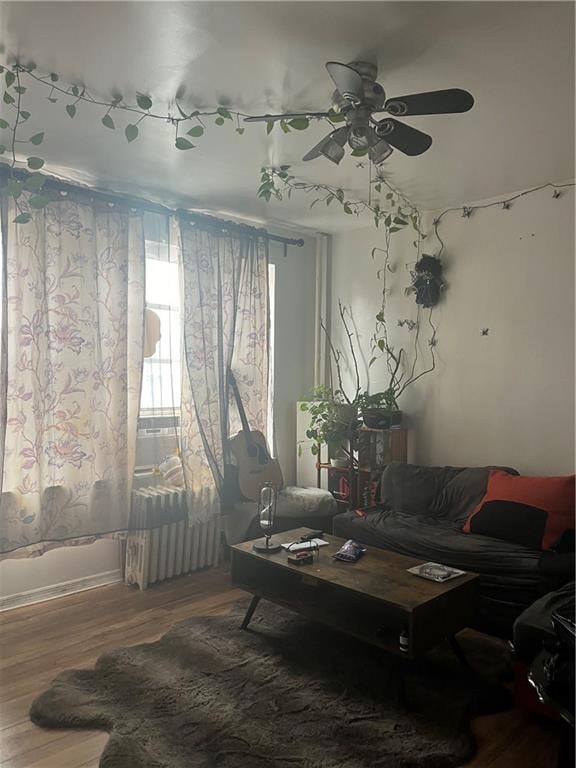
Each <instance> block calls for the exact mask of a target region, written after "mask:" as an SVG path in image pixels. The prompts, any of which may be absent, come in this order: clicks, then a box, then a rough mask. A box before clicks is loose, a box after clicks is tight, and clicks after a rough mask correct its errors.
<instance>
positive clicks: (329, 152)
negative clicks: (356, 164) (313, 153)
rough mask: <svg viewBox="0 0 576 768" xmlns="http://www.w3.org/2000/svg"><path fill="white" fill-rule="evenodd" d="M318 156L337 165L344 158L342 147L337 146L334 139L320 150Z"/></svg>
mask: <svg viewBox="0 0 576 768" xmlns="http://www.w3.org/2000/svg"><path fill="white" fill-rule="evenodd" d="M320 154H321V155H323V156H324V157H325V158H326V159H327V160H331V161H332V162H333V163H336V165H338V163H339V162H340V160H342V158H343V157H344V147H343V146H342V145H341V144H338V142H337V141H334V139H330V140H329V141H327V142H326V144H325V145H324V146H323V147H322V149H320Z"/></svg>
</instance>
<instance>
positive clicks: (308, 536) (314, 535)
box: [300, 531, 324, 541]
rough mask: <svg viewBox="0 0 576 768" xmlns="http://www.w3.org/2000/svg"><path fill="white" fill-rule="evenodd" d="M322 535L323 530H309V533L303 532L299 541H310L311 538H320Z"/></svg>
mask: <svg viewBox="0 0 576 768" xmlns="http://www.w3.org/2000/svg"><path fill="white" fill-rule="evenodd" d="M323 535H324V531H310V533H305V534H304V536H302V538H301V539H300V541H312V539H321V538H322V536H323Z"/></svg>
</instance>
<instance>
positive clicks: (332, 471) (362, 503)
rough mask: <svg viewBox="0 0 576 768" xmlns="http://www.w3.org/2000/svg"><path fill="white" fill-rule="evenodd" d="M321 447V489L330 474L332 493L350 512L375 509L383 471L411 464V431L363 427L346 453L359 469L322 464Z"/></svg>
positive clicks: (327, 463) (319, 475)
mask: <svg viewBox="0 0 576 768" xmlns="http://www.w3.org/2000/svg"><path fill="white" fill-rule="evenodd" d="M320 449H321V446H320V445H319V446H318V459H319V460H318V461H317V462H316V472H317V485H318V487H320V485H321V480H322V471H323V470H326V471H327V472H328V490H330V491H331V492H332V494H333V495H334V497H335V498H336V501H338V503H339V504H346V505H347V506H348V508H349V509H362V508H364V507H373V506H374V504H375V501H376V499H375V494H376V488H377V485H378V483H379V481H380V475H381V473H382V470H383V469H384V467H385V466H386V464H389V463H390V462H392V461H400V462H406V461H407V431H406V430H405V429H404V428H401V427H400V428H399V427H394V428H392V429H373V428H371V427H365V426H361V427H359V428H358V430H357V431H356V432H355V434H354V435H353V437H351V438H350V440H349V441H348V445H347V447H346V453H348V454H349V455H350V456H353V457H354V462H355V465H353V466H349V467H333V466H332V464H331V463H330V462H326V461H321V459H320Z"/></svg>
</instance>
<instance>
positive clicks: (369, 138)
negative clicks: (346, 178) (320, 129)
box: [245, 61, 474, 165]
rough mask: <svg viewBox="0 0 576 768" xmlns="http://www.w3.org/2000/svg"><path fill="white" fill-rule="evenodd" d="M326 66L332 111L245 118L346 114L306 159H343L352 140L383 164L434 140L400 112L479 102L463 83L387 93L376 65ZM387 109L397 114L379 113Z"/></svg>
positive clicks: (457, 108)
mask: <svg viewBox="0 0 576 768" xmlns="http://www.w3.org/2000/svg"><path fill="white" fill-rule="evenodd" d="M326 69H327V70H328V74H329V75H330V77H331V78H332V80H333V81H334V85H335V86H336V91H335V92H334V94H333V96H332V101H333V104H334V108H333V109H332V110H331V111H330V112H300V113H294V112H290V113H286V114H283V115H258V116H257V117H247V118H245V120H246V122H247V123H254V122H274V121H276V120H291V119H293V118H298V117H327V118H330V117H333V116H334V115H343V116H344V119H345V120H346V125H344V126H342V127H341V128H336V129H335V130H334V131H332V132H331V133H329V134H328V136H325V137H324V138H323V139H322V141H320V142H319V143H318V144H316V146H315V147H313V148H312V149H311V150H310V151H309V152H307V153H306V154H305V155H304V157H303V158H302V159H303V160H314V159H315V158H316V157H320V156H323V157H326V158H327V159H328V160H331V161H332V162H333V163H339V162H340V160H342V158H343V157H344V146H345V145H346V144H348V146H349V147H351V148H352V149H353V150H367V152H368V156H369V157H370V159H371V160H372V162H373V163H374V164H375V165H379V164H380V163H382V162H384V160H386V158H387V157H389V155H390V154H391V153H392V151H393V148H396V149H399V150H400V152H403V153H404V154H405V155H421V154H422V153H423V152H426V150H427V149H429V147H430V145H431V144H432V137H431V136H429V135H428V134H427V133H423V132H422V131H419V130H417V129H416V128H413V127H412V126H411V125H407V124H406V123H401V122H400V121H399V120H396V118H397V117H403V116H412V115H440V114H448V113H453V112H467V111H468V110H469V109H471V108H472V106H473V104H474V99H473V97H472V95H471V94H470V93H468V91H463V90H462V89H460V88H447V89H445V90H442V91H428V92H427V93H414V94H412V95H410V96H395V97H394V98H391V99H387V98H386V94H385V93H384V89H383V88H382V86H381V85H380V84H379V83H377V82H376V76H377V74H378V70H377V67H376V65H375V64H371V63H369V62H366V61H353V62H351V63H350V64H340V63H339V62H337V61H329V62H328V63H327V64H326ZM384 112H387V113H388V115H391V117H384V118H383V119H378V118H376V117H375V115H378V114H380V113H384Z"/></svg>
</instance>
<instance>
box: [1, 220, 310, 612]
mask: <svg viewBox="0 0 576 768" xmlns="http://www.w3.org/2000/svg"><path fill="white" fill-rule="evenodd" d="M283 234H286V233H283ZM287 236H290V234H288V235H287ZM315 248H316V244H315V239H314V238H312V237H306V238H305V244H304V246H303V247H302V248H297V247H290V248H289V249H288V255H287V257H286V258H284V255H283V254H284V249H283V247H282V246H281V245H278V244H276V243H272V244H271V246H270V261H271V263H273V264H275V265H276V281H275V283H276V295H275V359H274V365H275V376H274V411H275V419H274V420H275V434H276V446H277V454H278V458H279V460H280V464H281V466H282V471H283V473H284V479H285V482H286V484H293V483H294V482H295V461H296V457H295V452H294V445H295V443H296V401H297V400H301V399H303V398H305V397H306V395H307V394H308V393H309V391H310V389H311V388H312V386H313V380H314V295H315ZM120 565H121V564H120V544H119V542H118V541H113V540H101V541H97V542H95V543H94V544H89V545H86V546H81V547H68V548H61V549H55V550H51V551H50V552H47V553H46V554H44V555H42V556H41V557H37V558H30V559H18V560H4V561H2V562H0V600H1V599H2V598H7V597H10V596H13V595H20V594H22V593H24V592H31V591H34V590H38V589H47V588H50V586H52V585H56V584H62V583H64V582H69V581H75V580H85V579H92V578H94V579H97V580H98V581H99V582H104V581H113V580H117V579H118V578H119V568H120Z"/></svg>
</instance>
